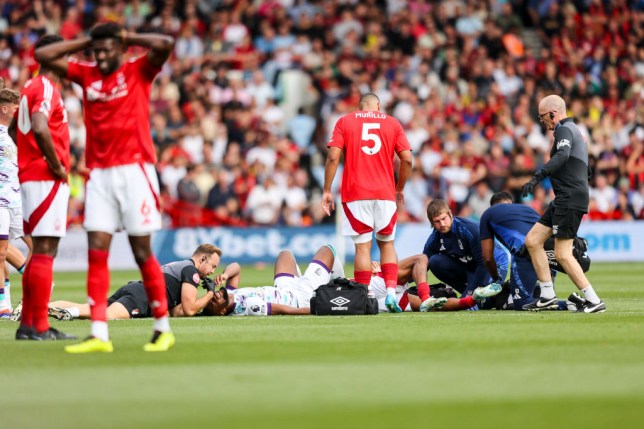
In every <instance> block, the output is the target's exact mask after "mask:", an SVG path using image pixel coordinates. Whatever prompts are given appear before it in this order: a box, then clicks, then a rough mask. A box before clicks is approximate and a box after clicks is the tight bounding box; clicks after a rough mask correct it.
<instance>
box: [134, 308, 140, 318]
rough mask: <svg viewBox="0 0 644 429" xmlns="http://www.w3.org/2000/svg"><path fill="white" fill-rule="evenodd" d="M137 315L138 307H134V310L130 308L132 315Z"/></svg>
mask: <svg viewBox="0 0 644 429" xmlns="http://www.w3.org/2000/svg"><path fill="white" fill-rule="evenodd" d="M138 315H139V309H138V308H135V309H134V310H132V317H136V316H138Z"/></svg>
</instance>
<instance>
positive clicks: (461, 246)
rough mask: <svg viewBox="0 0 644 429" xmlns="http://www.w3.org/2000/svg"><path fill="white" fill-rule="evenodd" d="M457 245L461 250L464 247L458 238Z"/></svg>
mask: <svg viewBox="0 0 644 429" xmlns="http://www.w3.org/2000/svg"><path fill="white" fill-rule="evenodd" d="M458 247H459V248H460V249H461V250H463V249H464V247H463V242H462V241H461V240H458Z"/></svg>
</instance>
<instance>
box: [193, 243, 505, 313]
mask: <svg viewBox="0 0 644 429" xmlns="http://www.w3.org/2000/svg"><path fill="white" fill-rule="evenodd" d="M419 257H420V258H423V257H424V258H425V259H426V257H425V256H424V255H419ZM329 267H332V269H329ZM373 268H374V272H373V276H372V278H371V281H370V284H369V287H370V289H371V290H372V291H373V292H374V294H375V297H376V299H378V305H379V308H380V311H381V312H388V310H387V307H386V306H385V298H386V296H387V289H386V287H385V283H384V279H383V278H382V275H381V273H380V265H379V264H378V263H377V262H376V263H374V264H373ZM415 276H419V279H420V280H419V281H424V280H422V278H423V277H424V278H426V276H427V269H426V264H425V265H422V260H420V263H419V258H418V257H409V258H406V259H404V260H403V261H401V262H400V264H399V271H398V283H399V285H400V286H398V287H397V289H396V299H397V302H398V303H399V305H400V307H401V308H402V309H403V311H420V309H421V300H420V298H419V297H418V296H416V295H414V290H413V288H411V282H412V281H413V280H415V279H414V277H415ZM236 277H237V273H232V277H231V279H230V280H233V282H231V284H229V285H228V287H227V288H225V289H222V290H219V291H216V292H215V296H214V297H213V299H212V300H211V301H210V302H209V303H208V305H207V306H206V308H204V311H203V314H204V315H211V316H227V315H232V316H269V315H306V314H310V299H311V297H312V296H313V291H314V290H315V289H317V288H318V286H320V285H323V284H326V283H328V282H329V281H330V280H331V279H334V278H337V277H344V269H343V267H342V264H340V263H339V261H338V260H337V259H336V258H335V251H334V250H333V248H332V247H331V246H323V247H321V248H320V249H319V250H318V251H317V253H316V254H315V256H314V257H313V260H312V261H311V263H310V264H309V266H308V268H307V269H306V271H305V272H304V275H301V273H300V271H299V267H298V264H297V261H296V259H295V257H294V255H293V254H292V253H291V252H290V251H288V250H283V251H282V252H281V253H280V254H279V255H278V257H277V261H276V263H275V271H274V277H273V278H274V281H273V286H261V287H244V288H239V289H238V288H236V285H237V284H238V283H239V282H236V281H234V280H235V278H236ZM498 292H499V291H498V290H496V289H492V288H488V287H480V288H477V289H476V290H475V292H474V296H475V297H476V299H479V300H482V299H484V298H486V297H490V296H493V295H495V294H497V293H498ZM431 294H432V299H433V300H434V301H433V302H434V303H435V305H434V307H440V304H441V303H442V304H445V303H446V301H447V298H449V297H452V296H456V294H455V293H454V292H453V291H452V290H451V288H449V287H445V285H434V287H432V288H431ZM468 300H470V301H471V300H472V297H469V298H468ZM457 301H458V300H457ZM468 303H469V301H468ZM475 305H476V302H475V301H473V302H472V303H471V305H470V307H474V306H475ZM434 307H432V308H434ZM462 308H469V307H462Z"/></svg>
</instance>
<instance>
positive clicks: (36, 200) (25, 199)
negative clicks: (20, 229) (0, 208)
mask: <svg viewBox="0 0 644 429" xmlns="http://www.w3.org/2000/svg"><path fill="white" fill-rule="evenodd" d="M20 191H21V193H22V208H23V216H24V227H25V234H29V235H31V236H33V237H64V236H65V234H66V233H67V206H68V204H69V185H68V184H67V183H63V182H61V181H59V180H41V181H33V182H23V183H22V184H21V185H20Z"/></svg>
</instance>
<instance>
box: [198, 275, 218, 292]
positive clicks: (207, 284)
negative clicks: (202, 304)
mask: <svg viewBox="0 0 644 429" xmlns="http://www.w3.org/2000/svg"><path fill="white" fill-rule="evenodd" d="M201 286H202V287H203V288H204V289H206V290H207V291H208V292H214V291H215V282H213V281H212V279H209V278H208V277H206V278H204V279H203V282H202V283H201Z"/></svg>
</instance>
